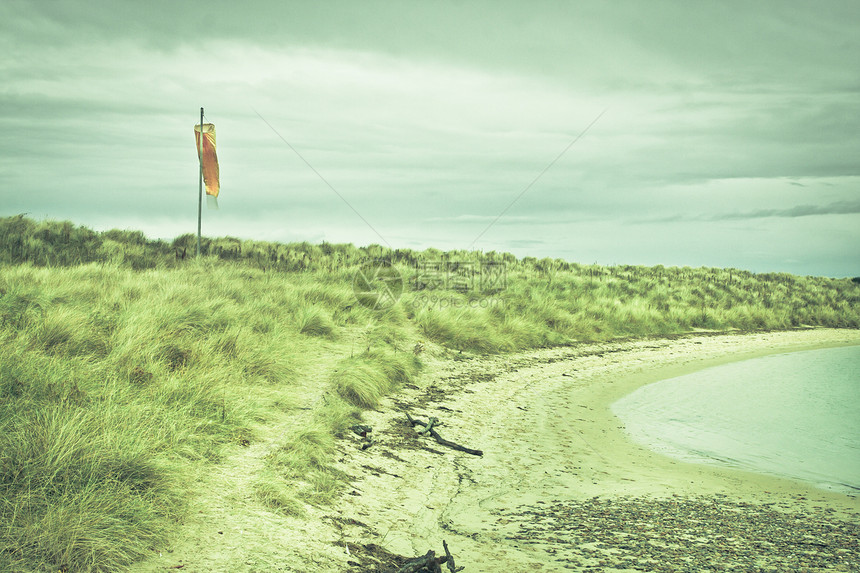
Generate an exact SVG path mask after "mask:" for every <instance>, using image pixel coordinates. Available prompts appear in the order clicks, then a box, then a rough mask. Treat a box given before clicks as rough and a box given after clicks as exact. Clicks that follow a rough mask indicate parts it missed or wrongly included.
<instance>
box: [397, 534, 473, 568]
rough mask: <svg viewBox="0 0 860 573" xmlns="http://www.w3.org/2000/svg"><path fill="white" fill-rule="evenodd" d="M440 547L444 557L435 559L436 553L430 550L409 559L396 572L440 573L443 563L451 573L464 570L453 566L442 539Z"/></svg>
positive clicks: (452, 557)
mask: <svg viewBox="0 0 860 573" xmlns="http://www.w3.org/2000/svg"><path fill="white" fill-rule="evenodd" d="M442 546H443V547H444V548H445V555H444V556H443V557H436V552H435V551H433V550H432V549H431V550H430V551H428V552H427V553H425V554H424V555H422V556H421V557H416V558H415V559H410V560H409V561H407V562H406V563H404V564H403V566H402V567H400V569H398V570H397V573H442V568H441V567H440V565H442V564H443V563H444V564H445V565H446V567H447V569H448V571H450V572H451V573H458V572H459V571H462V570H463V569H465V567H457V566H456V565H455V564H454V556H453V555H451V552H450V551H449V550H448V543H447V542H446V541H445V540H444V539H443V540H442Z"/></svg>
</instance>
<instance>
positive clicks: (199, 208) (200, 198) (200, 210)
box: [197, 107, 203, 257]
mask: <svg viewBox="0 0 860 573" xmlns="http://www.w3.org/2000/svg"><path fill="white" fill-rule="evenodd" d="M197 151H198V157H199V158H200V192H199V196H198V198H197V257H200V222H201V220H202V218H203V108H202V107H201V108H200V143H199V149H198V150H197Z"/></svg>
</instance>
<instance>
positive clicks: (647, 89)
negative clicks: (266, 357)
mask: <svg viewBox="0 0 860 573" xmlns="http://www.w3.org/2000/svg"><path fill="white" fill-rule="evenodd" d="M858 22H860V3H857V2H855V1H853V0H849V1H844V2H821V3H811V2H791V1H779V2H756V3H749V2H721V3H707V4H705V3H691V2H683V1H673V2H668V1H666V2H660V1H649V2H638V1H635V2H634V1H630V2H612V3H607V2H571V3H561V2H529V3H525V2H496V1H494V2H453V1H452V2H432V3H431V2H423V3H410V2H397V3H395V2H287V3H285V2H279V1H268V2H264V1H261V0H250V1H244V2H241V3H233V2H230V3H224V2H217V1H208V2H184V3H174V2H146V3H144V2H122V1H110V2H107V1H104V2H102V1H98V0H89V1H77V2H64V1H48V0H45V1H39V2H34V1H19V0H6V1H5V2H4V3H3V4H2V6H0V50H2V53H3V56H2V58H0V129H2V131H0V215H4V216H5V215H12V214H17V213H29V215H30V216H31V217H34V218H37V219H41V218H52V219H70V220H72V221H75V222H76V223H79V224H85V225H89V226H92V227H94V228H96V229H100V230H104V229H109V228H134V229H141V230H143V231H145V232H146V233H147V234H148V235H150V236H155V237H163V238H173V237H175V236H177V235H179V234H181V233H186V232H193V231H195V229H196V217H197V169H198V167H197V158H196V151H195V148H194V136H193V131H192V128H193V126H194V124H195V123H196V122H197V121H198V118H199V109H200V107H201V106H203V107H205V109H206V117H207V120H208V121H211V122H213V123H215V125H216V128H217V137H218V156H219V160H220V165H221V190H222V191H221V196H220V198H219V203H220V206H221V208H220V210H218V211H214V210H212V211H208V210H204V213H203V230H204V233H205V234H207V235H210V236H223V235H233V236H240V237H246V238H256V239H265V240H278V241H303V240H307V241H312V242H319V241H323V240H326V241H330V242H352V243H355V244H358V245H364V244H369V243H382V244H388V245H390V246H392V247H395V248H396V247H409V248H419V249H420V248H425V247H430V246H433V247H437V248H441V249H454V248H469V247H470V246H471V247H472V248H478V249H483V250H485V251H486V250H497V251H511V252H514V253H515V254H517V255H519V256H525V255H532V256H536V257H544V256H550V257H562V258H565V259H568V260H571V261H578V262H583V263H592V262H599V263H603V264H615V263H618V264H647V265H651V264H664V265H690V266H701V265H707V266H732V267H739V268H745V269H750V270H753V271H762V272H763V271H788V272H794V273H799V274H824V275H832V276H855V275H860V264H858V263H860V256H858V252H859V251H858V247H860V208H858V206H859V205H860V203H858V201H860V137H858V134H860V74H858V73H857V70H858V69H860V42H858V40H857V34H856V27H857V23H858ZM601 113H603V115H602V116H600V114H601ZM598 116H600V117H599V119H598V121H596V122H595V123H594V125H593V126H592V127H591V128H590V129H588V131H587V132H586V133H585V134H584V135H582V137H581V138H580V139H579V140H578V141H576V142H575V143H574V144H573V145H571V143H572V142H573V141H574V140H575V139H576V138H577V137H578V136H580V135H581V134H583V131H584V130H585V129H586V128H587V127H588V126H589V124H591V123H592V122H593V121H594V120H595V118H598ZM285 141H286V142H287V143H288V144H289V145H288V144H287V143H285ZM568 146H570V148H569V149H568V150H567V151H566V152H564V153H563V154H562V152H563V151H564V150H565V149H566V148H567V147H568ZM291 147H292V149H291ZM293 149H294V150H295V151H296V152H298V153H299V154H300V155H301V157H299V156H298V155H297V154H296V153H295V152H294V151H293ZM559 154H562V155H561V156H560V157H559ZM556 158H557V160H556ZM306 162H307V163H306ZM308 164H310V166H312V168H311V167H309V166H308ZM547 167H549V168H548V169H547ZM544 170H546V171H545V172H544V173H543V175H541V176H540V177H539V178H538V179H537V180H536V181H535V178H536V177H538V175H540V174H541V173H542V172H543V171H544ZM333 189H334V190H333ZM512 202H513V205H511V203H512ZM347 203H348V204H347ZM508 207H509V208H508ZM506 208H508V209H507V211H505V209H506ZM503 211H504V215H503V216H502V217H499V215H500V214H501V213H502V212H503ZM356 212H358V213H359V214H360V216H359V215H357V214H356ZM488 226H489V228H488ZM482 233H483V234H482ZM476 239H477V240H476Z"/></svg>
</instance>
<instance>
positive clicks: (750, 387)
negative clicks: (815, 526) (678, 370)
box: [612, 346, 860, 494]
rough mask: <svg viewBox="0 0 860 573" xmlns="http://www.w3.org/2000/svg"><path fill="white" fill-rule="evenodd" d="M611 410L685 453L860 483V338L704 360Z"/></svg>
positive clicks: (656, 443) (652, 442)
mask: <svg viewBox="0 0 860 573" xmlns="http://www.w3.org/2000/svg"><path fill="white" fill-rule="evenodd" d="M612 410H613V412H614V413H615V415H616V416H618V417H619V418H620V419H621V420H622V422H624V424H625V426H626V428H627V431H628V432H629V433H630V435H631V437H632V438H633V439H634V440H635V441H637V442H640V443H643V444H645V445H647V446H649V447H650V448H651V449H653V450H656V451H658V452H661V453H664V454H667V455H669V456H672V457H675V458H678V459H681V460H685V461H692V462H700V463H718V464H723V465H727V466H731V467H736V468H741V469H746V470H752V471H757V472H761V473H768V474H774V475H779V476H783V477H789V478H794V479H799V480H803V481H807V482H811V483H813V484H815V485H817V486H819V487H822V488H825V489H832V490H838V491H845V492H849V493H855V494H856V493H857V491H858V490H860V346H849V347H841V348H826V349H820V350H808V351H803V352H791V353H786V354H774V355H769V356H765V357H762V358H754V359H750V360H744V361H741V362H733V363H729V364H724V365H722V366H716V367H713V368H708V369H705V370H701V371H699V372H695V373H693V374H688V375H685V376H679V377H676V378H670V379H667V380H662V381H660V382H656V383H654V384H649V385H647V386H644V387H642V388H639V389H638V390H637V391H635V392H633V393H632V394H630V395H628V396H626V397H624V398H623V399H621V400H619V401H618V402H616V403H614V404H613V405H612Z"/></svg>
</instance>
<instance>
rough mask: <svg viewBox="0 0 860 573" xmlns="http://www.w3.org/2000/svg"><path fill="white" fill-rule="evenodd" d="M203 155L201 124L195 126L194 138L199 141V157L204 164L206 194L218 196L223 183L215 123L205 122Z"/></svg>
mask: <svg viewBox="0 0 860 573" xmlns="http://www.w3.org/2000/svg"><path fill="white" fill-rule="evenodd" d="M203 136H204V137H203V155H202V157H201V155H200V125H199V124H198V125H195V126H194V139H195V142H196V143H197V158H198V159H200V162H201V163H202V164H203V183H205V184H206V194H207V195H212V196H213V197H217V196H218V191H220V189H221V185H220V184H219V182H218V155H216V154H215V124H213V123H204V124H203Z"/></svg>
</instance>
